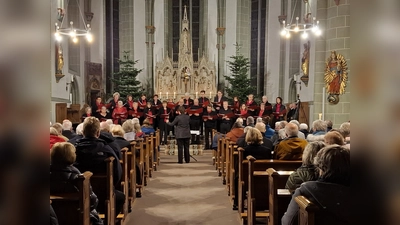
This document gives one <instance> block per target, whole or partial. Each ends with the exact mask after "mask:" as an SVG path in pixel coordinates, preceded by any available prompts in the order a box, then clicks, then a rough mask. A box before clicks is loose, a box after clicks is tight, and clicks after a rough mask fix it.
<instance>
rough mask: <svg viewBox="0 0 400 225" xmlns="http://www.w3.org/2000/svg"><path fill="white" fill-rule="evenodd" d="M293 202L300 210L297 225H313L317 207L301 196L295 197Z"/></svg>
mask: <svg viewBox="0 0 400 225" xmlns="http://www.w3.org/2000/svg"><path fill="white" fill-rule="evenodd" d="M294 200H295V201H296V203H297V204H298V205H299V208H300V209H299V225H315V213H316V212H318V210H319V207H318V206H316V205H315V204H314V203H312V202H310V200H308V199H307V198H306V197H304V196H301V195H300V196H297V197H296V198H295V199H294Z"/></svg>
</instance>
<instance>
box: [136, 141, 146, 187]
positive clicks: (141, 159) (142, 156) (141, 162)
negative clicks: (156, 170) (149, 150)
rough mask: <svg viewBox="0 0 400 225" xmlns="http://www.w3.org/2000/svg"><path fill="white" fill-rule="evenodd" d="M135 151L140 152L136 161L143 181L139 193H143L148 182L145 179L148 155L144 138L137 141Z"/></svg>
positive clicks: (139, 185) (138, 185)
mask: <svg viewBox="0 0 400 225" xmlns="http://www.w3.org/2000/svg"><path fill="white" fill-rule="evenodd" d="M135 149H136V150H137V151H139V157H138V158H136V161H137V162H138V165H139V174H140V180H141V181H142V183H141V184H137V186H136V187H137V188H139V192H140V193H142V192H143V189H144V186H145V184H146V183H145V182H146V177H145V170H146V169H145V153H146V149H145V145H144V139H143V138H138V139H137V140H136V145H135Z"/></svg>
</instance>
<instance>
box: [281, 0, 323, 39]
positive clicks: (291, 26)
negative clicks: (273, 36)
mask: <svg viewBox="0 0 400 225" xmlns="http://www.w3.org/2000/svg"><path fill="white" fill-rule="evenodd" d="M298 1H299V0H296V2H295V4H294V7H293V10H292V11H293V12H292V16H291V17H290V22H289V23H286V20H282V30H281V36H283V37H286V38H290V37H291V33H292V32H294V33H299V32H301V33H302V34H301V37H302V38H304V39H307V38H308V36H309V34H308V33H309V32H311V33H314V35H315V36H319V35H321V33H322V32H321V29H320V28H319V21H318V20H316V18H315V17H313V16H312V13H311V7H310V3H309V1H308V0H303V2H304V4H305V7H304V9H305V11H306V13H305V15H304V18H303V21H304V22H302V21H300V18H299V17H298V16H297V17H296V18H295V17H294V13H295V9H296V6H297V2H298ZM284 17H286V16H280V18H284ZM294 19H295V21H293V20H294Z"/></svg>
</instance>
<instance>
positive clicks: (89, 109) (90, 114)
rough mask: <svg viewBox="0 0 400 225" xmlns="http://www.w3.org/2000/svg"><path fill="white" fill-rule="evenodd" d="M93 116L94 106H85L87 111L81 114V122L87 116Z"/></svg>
mask: <svg viewBox="0 0 400 225" xmlns="http://www.w3.org/2000/svg"><path fill="white" fill-rule="evenodd" d="M91 116H92V108H91V107H90V106H88V107H86V108H85V113H84V114H82V116H81V122H83V121H84V120H85V119H86V117H91Z"/></svg>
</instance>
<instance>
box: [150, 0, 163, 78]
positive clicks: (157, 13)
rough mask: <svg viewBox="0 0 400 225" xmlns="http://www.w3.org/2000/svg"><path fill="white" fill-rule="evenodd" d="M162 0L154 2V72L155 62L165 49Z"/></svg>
mask: <svg viewBox="0 0 400 225" xmlns="http://www.w3.org/2000/svg"><path fill="white" fill-rule="evenodd" d="M164 4H165V3H164V0H157V1H156V2H155V4H154V27H155V28H156V29H155V32H154V42H155V44H154V51H153V54H154V55H153V58H154V64H153V71H154V74H156V73H155V68H156V63H157V62H159V61H162V60H163V58H164V52H165V51H166V49H164V46H165V40H164V35H165V34H164V33H165V27H164V26H165V12H164ZM155 79H156V76H154V84H155V83H156V81H155Z"/></svg>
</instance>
